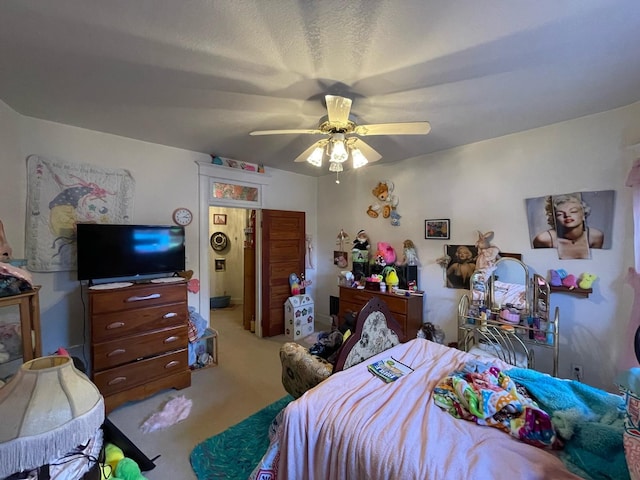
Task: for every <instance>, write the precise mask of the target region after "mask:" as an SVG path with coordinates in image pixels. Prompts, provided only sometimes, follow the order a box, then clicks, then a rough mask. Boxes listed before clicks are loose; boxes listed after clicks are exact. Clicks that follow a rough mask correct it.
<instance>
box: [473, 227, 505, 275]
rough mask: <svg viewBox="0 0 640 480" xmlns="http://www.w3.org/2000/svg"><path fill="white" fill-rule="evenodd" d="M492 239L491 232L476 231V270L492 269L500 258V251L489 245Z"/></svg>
mask: <svg viewBox="0 0 640 480" xmlns="http://www.w3.org/2000/svg"><path fill="white" fill-rule="evenodd" d="M492 237H493V232H487V233H482V232H480V231H478V240H477V241H476V248H477V249H478V257H477V259H476V269H478V270H486V269H490V270H491V269H494V268H495V265H496V261H497V260H498V258H499V257H500V249H499V248H498V247H496V246H494V245H491V243H490V240H491V238H492Z"/></svg>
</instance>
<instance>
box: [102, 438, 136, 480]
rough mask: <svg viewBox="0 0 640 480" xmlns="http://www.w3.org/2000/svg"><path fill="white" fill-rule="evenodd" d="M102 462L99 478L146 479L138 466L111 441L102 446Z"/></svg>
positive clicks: (111, 479) (116, 479) (119, 479)
mask: <svg viewBox="0 0 640 480" xmlns="http://www.w3.org/2000/svg"><path fill="white" fill-rule="evenodd" d="M104 457H105V458H104V463H103V464H101V465H100V467H101V468H100V472H101V474H100V480H147V479H146V477H145V476H144V475H142V472H141V471H140V467H139V466H138V464H137V463H136V462H135V460H132V459H131V458H129V457H125V456H124V452H123V451H122V449H121V448H120V447H118V446H116V445H114V444H113V443H107V444H105V446H104Z"/></svg>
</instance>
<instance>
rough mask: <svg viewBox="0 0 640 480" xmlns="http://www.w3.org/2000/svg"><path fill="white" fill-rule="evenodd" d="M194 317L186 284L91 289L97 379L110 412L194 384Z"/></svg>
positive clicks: (92, 337) (92, 342)
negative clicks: (189, 325) (191, 351)
mask: <svg viewBox="0 0 640 480" xmlns="http://www.w3.org/2000/svg"><path fill="white" fill-rule="evenodd" d="M188 314H189V312H188V308H187V284H186V281H179V282H175V283H144V284H136V285H132V286H129V287H125V288H116V289H105V290H102V289H101V290H94V289H89V319H90V323H91V364H92V370H93V374H92V379H93V382H94V383H95V384H96V385H97V387H98V389H99V390H100V392H101V393H102V395H103V397H104V401H105V407H106V411H107V413H109V412H110V411H112V410H113V409H114V408H116V407H117V406H118V405H120V404H122V403H124V402H128V401H131V400H140V399H142V398H145V397H147V396H150V395H152V394H154V393H156V392H158V391H160V390H163V389H167V388H176V389H181V388H185V387H188V386H189V385H191V370H190V369H189V356H188V351H187V346H188V342H189V340H188V337H187V319H188Z"/></svg>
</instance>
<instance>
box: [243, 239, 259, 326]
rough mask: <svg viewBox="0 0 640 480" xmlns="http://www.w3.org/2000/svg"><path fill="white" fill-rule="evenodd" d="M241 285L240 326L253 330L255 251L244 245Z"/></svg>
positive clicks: (254, 312) (254, 313)
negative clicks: (242, 286)
mask: <svg viewBox="0 0 640 480" xmlns="http://www.w3.org/2000/svg"><path fill="white" fill-rule="evenodd" d="M243 285H244V295H243V296H244V301H243V303H242V326H243V327H244V329H245V330H251V331H253V330H252V329H251V321H252V320H255V315H256V251H255V249H254V247H244V275H243ZM254 328H255V325H254Z"/></svg>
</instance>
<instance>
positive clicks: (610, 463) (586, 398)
mask: <svg viewBox="0 0 640 480" xmlns="http://www.w3.org/2000/svg"><path fill="white" fill-rule="evenodd" d="M506 373H507V374H508V375H509V377H511V379H512V380H513V381H515V382H517V383H519V384H520V385H523V386H524V387H526V389H527V390H528V391H529V393H530V394H531V395H532V396H533V397H535V400H536V401H537V402H538V405H539V406H540V408H542V409H543V410H544V411H546V412H547V413H548V414H549V415H550V416H551V422H552V423H553V426H554V427H555V429H556V432H557V433H558V434H559V435H560V436H561V437H562V438H563V439H564V440H565V441H566V443H565V448H564V450H563V452H562V453H561V455H560V456H561V458H562V460H563V462H564V463H565V465H566V466H567V468H569V470H571V471H572V472H574V473H576V474H578V475H580V476H582V477H584V478H588V479H593V480H596V479H612V478H615V479H620V480H624V479H628V478H630V477H629V470H628V468H627V462H626V459H625V456H624V447H623V444H622V437H623V433H624V418H625V406H624V400H623V398H622V397H621V396H618V395H613V394H611V393H608V392H605V391H604V390H600V389H597V388H594V387H591V386H589V385H585V384H584V383H580V382H577V381H574V380H563V379H559V378H555V377H552V376H550V375H547V374H545V373H540V372H536V371H535V370H527V369H522V368H512V369H510V370H509V371H508V372H506Z"/></svg>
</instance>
